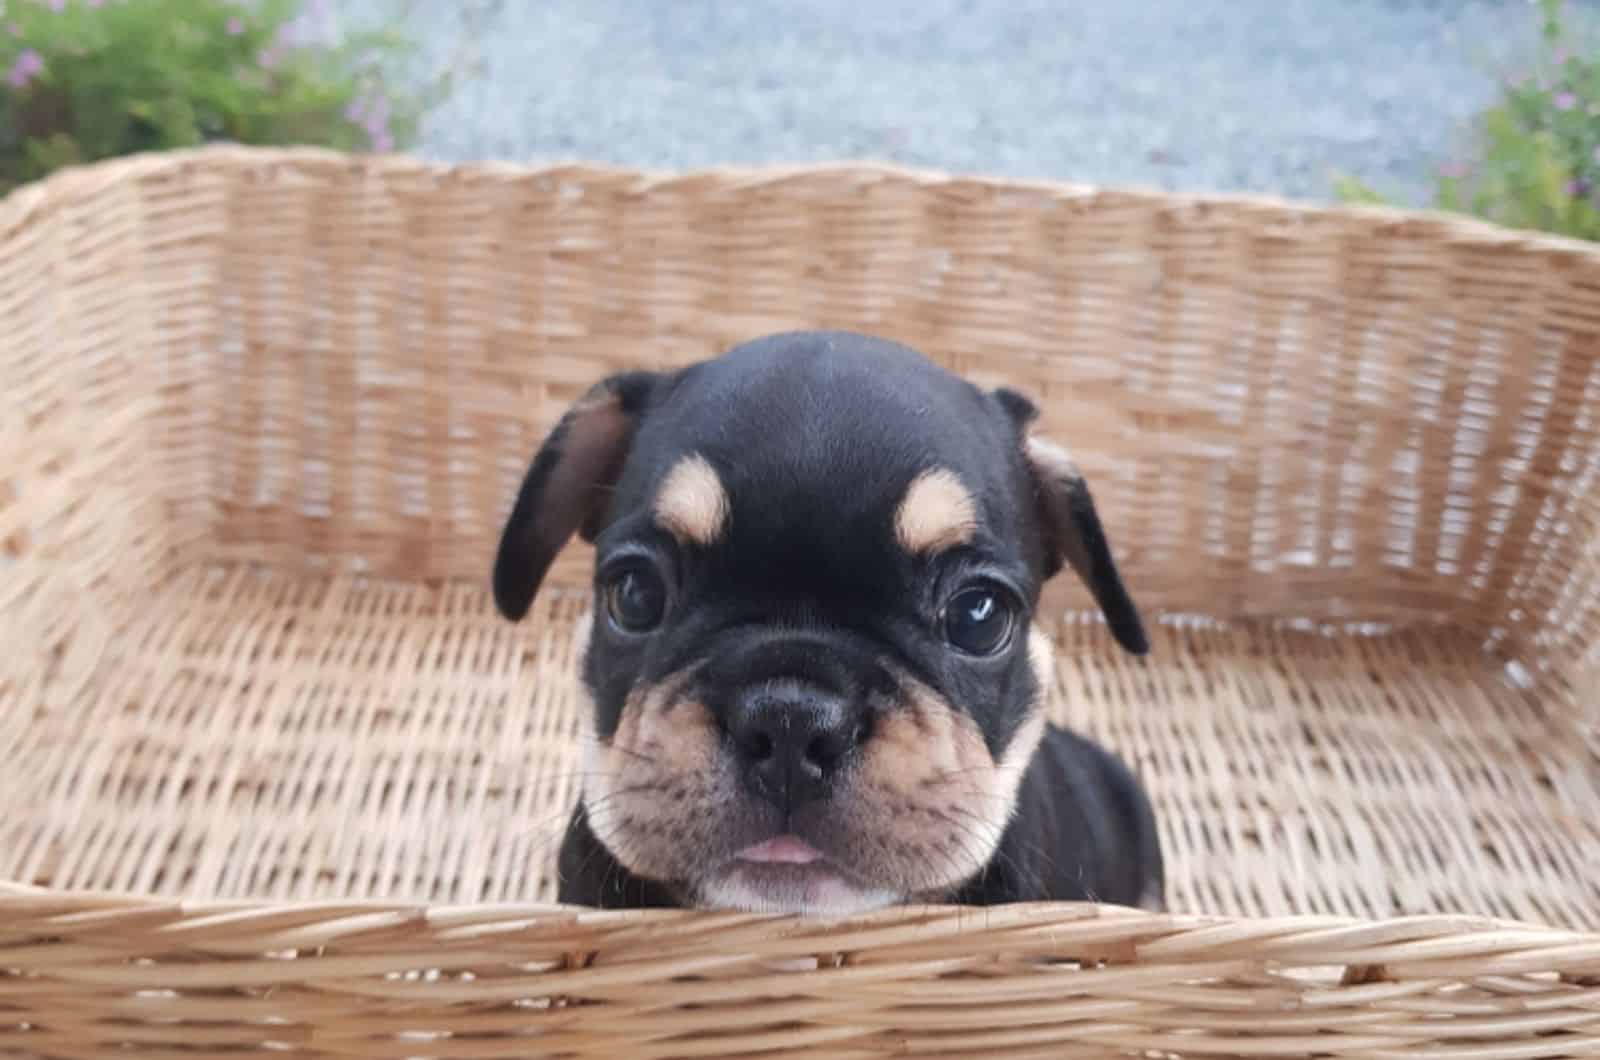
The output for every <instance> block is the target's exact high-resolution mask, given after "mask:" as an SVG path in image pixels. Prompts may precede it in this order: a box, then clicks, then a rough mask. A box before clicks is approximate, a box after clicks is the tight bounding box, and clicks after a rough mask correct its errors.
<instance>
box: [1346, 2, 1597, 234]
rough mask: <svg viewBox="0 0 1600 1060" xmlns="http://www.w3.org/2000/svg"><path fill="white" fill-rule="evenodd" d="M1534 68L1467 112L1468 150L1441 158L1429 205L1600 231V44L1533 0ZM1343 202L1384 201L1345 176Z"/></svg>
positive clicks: (1529, 224)
mask: <svg viewBox="0 0 1600 1060" xmlns="http://www.w3.org/2000/svg"><path fill="white" fill-rule="evenodd" d="M1538 9H1539V17H1540V30H1541V33H1540V45H1539V50H1538V54H1537V57H1536V60H1535V63H1534V69H1533V71H1532V72H1531V73H1529V74H1526V75H1519V76H1515V77H1510V78H1507V79H1506V80H1505V81H1504V82H1503V83H1502V86H1501V89H1500V93H1499V96H1498V98H1497V99H1496V100H1495V102H1494V103H1493V104H1492V105H1491V106H1489V107H1488V108H1487V109H1486V110H1485V111H1483V112H1482V113H1481V114H1480V115H1479V116H1478V118H1477V120H1476V121H1475V122H1474V125H1473V128H1472V137H1471V140H1470V151H1469V153H1468V155H1467V156H1466V157H1465V158H1463V159H1462V160H1460V161H1455V162H1450V163H1447V164H1445V165H1443V166H1440V167H1439V172H1438V175H1437V177H1436V180H1435V187H1434V200H1433V202H1434V205H1435V206H1437V207H1439V208H1441V209H1445V210H1453V211H1456V212H1460V213H1469V214H1472V215H1474V216H1477V217H1481V218H1484V219H1486V220H1489V221H1494V222H1497V223H1499V224H1503V225H1508V226H1510V227H1513V228H1525V229H1535V230H1538V231H1542V232H1554V233H1558V234H1561V235H1567V236H1575V237H1578V238H1580V239H1591V240H1600V48H1597V47H1595V46H1594V45H1593V44H1592V43H1585V41H1584V40H1583V39H1581V38H1580V35H1579V34H1578V32H1577V31H1576V30H1574V28H1573V27H1572V26H1571V25H1570V24H1569V22H1568V21H1567V19H1566V17H1565V12H1564V11H1563V9H1562V3H1561V0H1539V4H1538ZM1335 192H1336V194H1337V195H1338V196H1339V197H1340V198H1341V199H1343V200H1345V201H1347V202H1382V201H1383V198H1382V196H1381V195H1379V194H1378V193H1377V192H1375V191H1373V190H1372V189H1371V188H1369V187H1366V186H1365V185H1363V184H1361V183H1360V182H1359V181H1356V180H1354V179H1353V178H1350V177H1341V178H1339V179H1338V180H1336V182H1335Z"/></svg>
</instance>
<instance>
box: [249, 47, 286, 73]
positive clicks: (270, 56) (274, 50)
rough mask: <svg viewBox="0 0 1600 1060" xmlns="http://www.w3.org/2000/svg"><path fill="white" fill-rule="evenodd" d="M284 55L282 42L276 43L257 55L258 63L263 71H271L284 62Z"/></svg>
mask: <svg viewBox="0 0 1600 1060" xmlns="http://www.w3.org/2000/svg"><path fill="white" fill-rule="evenodd" d="M283 53H284V47H283V44H282V42H280V41H274V42H273V43H271V44H269V45H267V46H266V47H265V48H262V49H261V50H260V51H259V52H257V53H256V62H257V63H259V64H260V66H261V68H262V69H263V70H271V69H272V68H273V67H274V66H277V65H278V63H280V62H282V61H283Z"/></svg>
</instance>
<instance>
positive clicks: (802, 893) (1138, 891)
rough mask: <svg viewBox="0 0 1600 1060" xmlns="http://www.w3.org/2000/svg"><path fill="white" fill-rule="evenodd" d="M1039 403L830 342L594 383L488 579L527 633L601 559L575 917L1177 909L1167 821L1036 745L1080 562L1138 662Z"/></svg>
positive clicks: (1111, 768) (1127, 607) (1139, 631)
mask: <svg viewBox="0 0 1600 1060" xmlns="http://www.w3.org/2000/svg"><path fill="white" fill-rule="evenodd" d="M1036 416H1037V409H1036V408H1035V406H1034V405H1033V404H1032V403H1030V401H1029V400H1028V399H1027V398H1025V397H1023V396H1022V395H1020V394H1018V393H1015V392H1013V391H1011V390H1007V389H999V390H993V391H985V390H981V389H979V388H978V387H976V386H973V385H972V384H970V383H968V382H965V381H963V380H961V379H959V378H957V377H956V376H954V375H952V374H950V373H948V372H946V371H945V370H943V369H941V368H939V367H938V366H936V365H935V364H934V363H933V362H931V361H929V360H928V359H926V358H925V357H923V356H922V355H921V354H919V353H917V352H915V351H913V350H910V349H907V348H905V347H903V346H899V345H896V344H893V343H890V342H886V341H882V340H878V339H873V338H869V337H866V336H862V335H856V334H850V333H837V332H796V333H790V334H782V335H775V336H771V337H768V338H764V339H760V340H757V341H754V342H750V343H747V344H745V345H742V346H738V347H736V348H734V349H733V350H731V351H729V352H727V353H725V354H724V355H722V356H721V357H718V358H715V359H712V360H708V361H703V362H701V363H698V364H695V365H692V366H690V367H687V368H684V369H683V370H681V371H677V372H670V373H660V374H658V373H650V372H629V373H625V374H620V375H615V376H612V377H611V378H608V379H606V380H604V381H602V382H600V383H599V384H598V385H596V386H595V387H594V388H593V389H592V390H591V391H590V392H589V393H588V394H587V395H586V396H585V397H584V398H583V399H582V400H580V401H579V402H578V403H577V404H576V405H575V406H574V407H573V408H572V409H571V410H570V411H568V412H567V413H566V415H565V416H564V417H563V418H562V419H561V421H560V422H559V423H558V424H557V425H556V427H555V429H554V430H553V431H552V432H551V434H550V436H549V437H548V438H547V439H546V440H545V442H544V444H543V446H542V448H541V449H540V450H539V452H538V454H537V455H536V456H535V457H534V460H533V464H532V467H531V468H530V469H529V471H528V473H527V477H526V479H525V481H524V482H523V483H522V487H521V490H520V492H519V493H518V495H517V498H516V502H515V505H514V506H513V508H512V511H511V514H510V517H509V519H508V521H507V522H506V525H505V529H504V534H503V536H502V539H501V541H500V546H499V552H498V556H497V557H496V560H495V566H494V578H493V582H494V597H495V602H496V605H497V607H498V609H499V610H500V612H501V613H502V614H503V615H504V616H505V617H507V618H508V619H510V620H512V621H516V620H518V619H520V618H522V616H523V615H524V614H525V613H526V612H527V610H528V607H529V605H530V603H531V602H532V599H533V597H534V594H535V593H536V591H537V590H538V587H539V583H540V580H541V579H542V578H543V576H544V574H545V572H546V570H547V569H548V568H549V566H550V564H551V562H552V561H553V560H554V559H555V557H556V554H557V552H559V551H560V549H561V548H562V547H563V545H564V544H566V542H567V541H568V540H569V538H570V537H571V536H572V534H574V533H577V534H579V535H581V536H582V538H583V539H584V540H585V541H588V542H591V543H593V544H594V545H595V548H596V555H595V568H594V570H595V578H594V593H595V596H594V621H593V627H592V629H591V631H590V640H589V644H588V647H587V649H586V651H585V652H584V656H583V662H582V683H583V687H584V689H585V690H586V691H587V693H588V697H589V699H590V702H589V703H588V704H587V706H588V708H589V709H588V714H589V717H588V718H587V722H588V724H589V726H590V727H591V731H589V732H588V733H587V734H586V735H587V737H588V739H587V741H586V745H587V752H586V760H585V763H584V767H583V785H582V798H581V800H580V803H579V805H578V807H577V809H576V811H575V812H574V814H573V817H572V819H571V822H570V825H569V828H568V831H567V834H566V837H565V840H564V843H563V846H562V850H561V855H560V862H559V867H560V877H561V885H560V898H561V900H562V901H563V902H568V903H575V904H580V905H587V906H598V907H646V906H679V907H703V908H725V909H740V910H749V911H759V912H790V913H804V914H815V915H827V916H844V915H849V914H853V913H859V912H862V911H866V910H870V909H873V908H876V907H881V906H886V905H890V904H893V903H905V902H955V903H969V904H994V903H1002V902H1015V901H1030V900H1042V899H1062V900H1098V901H1105V902H1111V903H1116V904H1121V905H1143V906H1145V907H1147V908H1160V907H1162V905H1163V867H1162V857H1161V850H1160V846H1159V843H1158V840H1157V833H1156V827H1155V821H1154V818H1153V815H1152V812H1151V808H1150V804H1149V802H1148V800H1147V798H1146V796H1145V794H1144V792H1143V791H1142V790H1141V788H1140V786H1139V784H1138V783H1137V782H1136V781H1135V780H1134V778H1133V776H1132V775H1130V773H1129V772H1128V770H1127V769H1126V768H1125V767H1124V766H1123V765H1122V764H1121V763H1120V762H1119V761H1118V760H1117V759H1115V758H1114V757H1112V756H1111V755H1110V754H1109V753H1107V752H1106V751H1104V750H1102V749H1101V748H1099V747H1097V746H1095V745H1094V744H1093V743H1091V742H1089V741H1088V740H1085V739H1083V738H1082V737H1079V736H1076V735H1074V734H1072V733H1070V732H1066V731H1063V730H1061V729H1058V728H1055V727H1054V726H1052V725H1049V724H1047V723H1046V721H1045V718H1044V715H1043V709H1042V707H1043V700H1044V696H1045V689H1046V688H1047V686H1048V684H1049V682H1050V680H1051V666H1052V663H1051V644H1050V641H1049V640H1048V638H1046V637H1045V636H1044V635H1043V634H1042V633H1040V632H1038V631H1037V630H1035V629H1034V628H1033V625H1032V623H1033V610H1034V608H1035V607H1036V606H1037V604H1038V600H1039V594H1040V588H1041V586H1042V584H1043V583H1044V582H1045V581H1046V580H1047V579H1048V578H1050V577H1051V576H1052V575H1054V574H1055V573H1056V572H1057V571H1058V570H1059V569H1060V568H1061V567H1062V566H1063V564H1065V565H1067V566H1070V567H1071V568H1072V569H1073V570H1074V571H1075V572H1077V574H1078V575H1079V576H1080V577H1081V578H1082V579H1083V581H1084V582H1085V583H1086V584H1087V586H1088V588H1089V590H1090V592H1091V593H1092V594H1093V596H1094V598H1095V600H1096V602H1097V604H1098V605H1099V607H1100V609H1101V611H1102V612H1103V614H1104V615H1105V616H1106V618H1107V620H1108V621H1109V624H1110V628H1111V631H1112V633H1113V635H1114V636H1115V637H1116V639H1117V641H1118V642H1119V643H1120V644H1121V645H1122V646H1123V648H1125V649H1126V650H1128V651H1130V652H1133V653H1135V654H1143V653H1144V652H1145V651H1146V650H1147V643H1146V639H1145V634H1144V630H1143V628H1142V625H1141V623H1140V619H1139V615H1138V613H1137V611H1136V609H1135V607H1134V604H1133V601H1132V600H1131V599H1130V598H1129V596H1128V593H1127V592H1126V591H1125V590H1124V588H1123V585H1122V582H1121V579H1120V577H1119V575H1118V573H1117V569H1116V566H1115V564H1114V563H1113V561H1112V556H1111V552H1110V549H1109V547H1108V546H1107V543H1106V539H1105V535H1104V534H1103V533H1102V531H1101V527H1100V522H1099V519H1098V517H1097V516H1096V514H1095V508H1094V504H1093V502H1092V501H1091V499H1090V496H1089V491H1088V489H1087V487H1086V486H1085V485H1084V481H1083V479H1082V477H1080V475H1079V474H1078V472H1077V470H1076V468H1075V467H1074V466H1073V464H1072V461H1071V460H1070V459H1069V458H1068V457H1067V455H1066V453H1065V452H1064V451H1063V450H1061V449H1059V448H1057V447H1056V446H1054V445H1052V444H1051V443H1050V442H1048V441H1045V440H1044V439H1042V438H1038V437H1036V436H1034V435H1033V434H1032V433H1030V430H1029V427H1030V424H1031V423H1032V421H1033V420H1034V419H1035V418H1036Z"/></svg>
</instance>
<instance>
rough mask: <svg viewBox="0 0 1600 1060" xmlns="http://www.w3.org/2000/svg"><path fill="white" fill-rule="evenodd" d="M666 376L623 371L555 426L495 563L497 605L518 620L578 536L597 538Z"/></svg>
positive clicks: (527, 481) (520, 495) (526, 481)
mask: <svg viewBox="0 0 1600 1060" xmlns="http://www.w3.org/2000/svg"><path fill="white" fill-rule="evenodd" d="M660 379H661V376H659V375H657V374H656V373H654V372H624V373H622V374H619V375H614V376H611V377H609V378H607V379H604V380H602V381H601V382H599V383H596V384H595V385H594V386H593V387H591V388H590V390H589V392H588V393H586V394H585V395H584V396H583V397H582V398H580V399H578V402H577V403H576V404H575V405H573V406H572V408H570V409H568V410H567V412H566V414H565V415H564V416H562V417H561V420H560V421H559V422H558V423H557V424H556V425H555V427H554V429H552V430H551V431H550V435H549V437H547V438H546V439H545V440H544V444H543V445H542V446H540V447H539V452H538V454H537V455H536V456H534V458H533V464H532V465H531V466H530V467H529V468H528V474H527V476H526V477H525V478H523V480H522V488H521V489H520V490H518V491H517V500H516V503H515V504H514V505H512V507H511V515H510V517H509V518H507V520H506V525H505V530H504V531H502V532H501V535H500V550H499V552H498V554H497V555H496V556H495V561H494V602H495V606H496V607H497V608H499V610H500V613H501V614H502V615H504V616H505V617H506V618H509V619H510V620H511V621H513V622H516V621H518V620H519V619H521V618H522V616H523V615H525V614H527V613H528V607H529V605H531V604H532V603H533V597H534V594H535V593H537V592H538V591H539V583H540V582H541V581H543V580H544V576H545V572H546V571H548V570H549V569H550V564H551V563H553V562H555V558H556V555H557V554H558V553H559V552H560V551H561V549H562V548H563V547H565V545H566V543H567V542H568V541H569V540H570V539H571V538H572V535H573V533H574V532H575V531H576V532H577V533H579V534H580V535H581V536H582V537H583V539H584V540H585V541H589V542H592V541H593V540H594V538H595V535H596V534H598V533H599V532H600V521H601V520H602V519H604V518H605V514H606V506H607V501H608V500H609V499H610V491H611V488H612V487H613V486H615V485H616V481H617V477H618V476H619V475H620V474H621V473H622V465H623V462H624V461H625V460H626V459H627V457H628V450H629V449H630V448H631V447H632V445H633V435H634V431H635V429H636V428H637V427H638V424H639V419H640V417H641V416H642V414H643V411H644V406H645V403H646V402H647V400H648V399H649V397H650V392H651V390H652V389H654V387H655V385H656V383H657V382H658V381H659V380H660Z"/></svg>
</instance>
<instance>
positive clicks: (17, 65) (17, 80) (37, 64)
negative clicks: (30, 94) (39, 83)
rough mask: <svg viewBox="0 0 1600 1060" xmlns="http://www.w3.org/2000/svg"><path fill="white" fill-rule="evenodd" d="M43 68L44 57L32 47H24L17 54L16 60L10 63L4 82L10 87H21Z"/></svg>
mask: <svg viewBox="0 0 1600 1060" xmlns="http://www.w3.org/2000/svg"><path fill="white" fill-rule="evenodd" d="M43 69H44V59H43V58H41V57H40V55H39V53H38V52H36V51H34V50H33V49H32V48H24V49H23V51H22V54H21V55H19V56H17V61H16V62H14V63H12V64H11V72H10V73H8V74H6V83H7V84H8V85H10V86H11V87H12V88H22V87H23V86H25V85H26V84H27V83H28V82H29V81H32V80H33V78H34V76H35V75H36V74H38V72H39V71H40V70H43Z"/></svg>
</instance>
